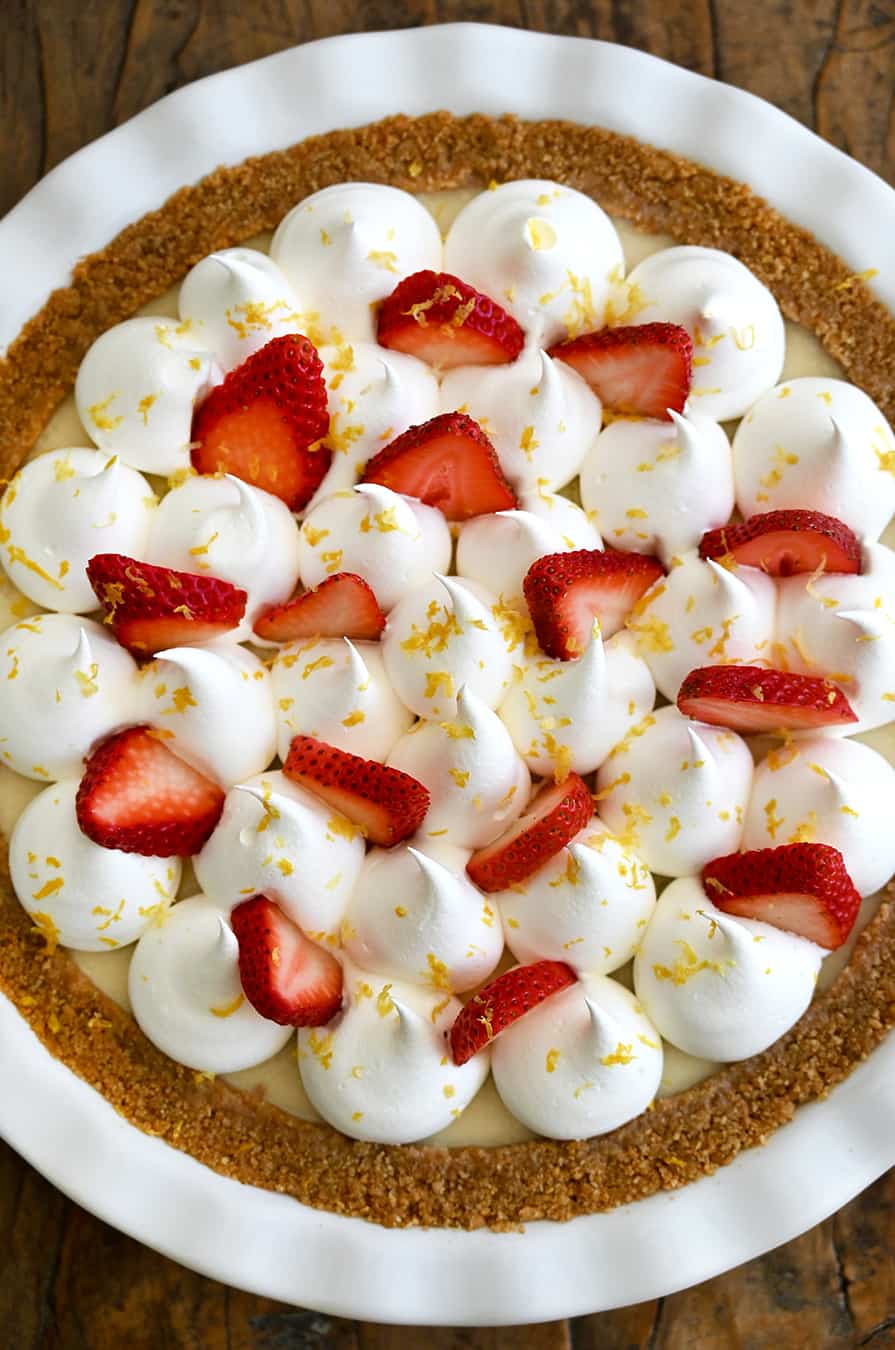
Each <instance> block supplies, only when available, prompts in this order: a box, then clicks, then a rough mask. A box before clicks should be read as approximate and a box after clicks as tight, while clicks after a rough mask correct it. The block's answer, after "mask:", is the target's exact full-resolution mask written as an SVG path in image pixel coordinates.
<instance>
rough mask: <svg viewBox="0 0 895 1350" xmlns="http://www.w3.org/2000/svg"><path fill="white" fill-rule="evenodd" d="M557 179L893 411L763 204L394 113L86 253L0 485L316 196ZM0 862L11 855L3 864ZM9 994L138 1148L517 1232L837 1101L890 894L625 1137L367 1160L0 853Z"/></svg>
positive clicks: (894, 929)
mask: <svg viewBox="0 0 895 1350" xmlns="http://www.w3.org/2000/svg"><path fill="white" fill-rule="evenodd" d="M520 177H543V178H551V179H555V180H558V181H560V182H564V183H567V184H569V185H570V186H572V187H576V188H579V189H580V190H581V191H584V192H587V193H589V194H590V195H591V196H593V197H595V198H596V199H597V200H598V201H599V202H600V204H601V206H603V207H604V209H606V210H608V211H610V212H611V213H613V214H615V215H620V216H623V217H625V218H627V219H628V220H630V221H631V222H632V223H633V224H634V225H635V226H637V227H639V228H641V229H644V230H648V231H661V232H665V233H668V234H670V235H672V236H673V237H675V238H676V239H679V240H681V241H683V242H687V243H695V244H703V245H708V246H711V247H714V248H720V249H724V250H726V251H727V252H730V253H733V254H735V255H736V256H737V257H739V258H740V259H741V260H742V261H743V262H744V263H746V265H747V266H748V267H750V268H751V269H752V271H754V272H755V273H756V275H757V276H759V277H760V278H761V280H762V281H764V282H765V283H766V285H768V286H769V287H770V288H771V289H772V290H773V292H774V294H775V295H776V297H777V299H778V301H779V303H780V305H781V308H782V309H783V311H784V313H786V314H787V315H788V316H789V317H790V318H792V319H795V320H797V321H798V322H800V323H802V324H804V325H805V326H806V327H808V328H810V329H812V330H813V331H814V332H815V333H816V334H817V336H818V337H819V338H820V339H821V341H822V343H823V345H824V347H825V348H826V349H827V351H828V352H829V353H830V354H831V355H832V356H833V357H835V358H836V360H838V361H839V362H840V364H841V365H842V367H843V369H844V371H845V374H846V376H847V378H848V379H849V380H851V381H852V382H853V383H855V384H857V385H859V386H860V387H861V388H863V389H865V390H866V391H867V393H868V394H870V395H871V397H872V398H874V399H875V400H876V401H877V403H879V405H880V406H881V408H882V409H883V411H884V412H885V413H886V415H887V416H888V417H890V418H892V417H893V416H895V382H893V379H892V375H891V372H892V371H893V370H895V318H893V316H892V315H891V314H890V313H889V312H888V311H887V310H886V308H885V307H884V306H883V305H882V304H881V303H880V302H879V301H878V300H876V299H875V298H874V296H873V295H872V294H871V292H870V291H869V290H868V288H867V287H866V286H865V285H864V283H863V281H862V280H861V278H859V277H854V276H851V275H850V274H849V271H848V269H847V267H846V266H845V264H844V263H843V262H841V260H839V259H838V258H837V257H835V256H834V255H833V254H832V253H830V252H829V251H828V250H827V249H826V248H824V247H823V246H822V245H821V244H819V243H818V242H817V241H816V240H815V239H814V238H813V237H812V236H811V235H810V234H808V233H807V232H806V231H804V230H801V229H799V228H798V227H796V226H794V225H791V224H790V223H789V222H787V221H786V220H784V219H783V218H782V217H781V216H780V215H779V214H778V213H777V212H775V211H774V210H772V209H771V208H770V207H769V206H768V205H767V204H766V203H765V202H763V201H762V200H761V199H760V198H758V197H757V196H756V195H755V194H754V193H752V192H751V191H750V189H749V188H748V187H746V186H744V185H743V184H741V183H737V182H734V181H733V180H731V179H728V178H723V177H721V176H719V175H717V174H714V173H712V172H711V171H709V170H708V169H704V168H702V167H701V166H699V165H697V164H694V163H692V162H690V161H688V160H684V159H681V158H679V157H677V156H674V155H671V154H668V153H666V152H664V151H659V150H656V149H653V148H651V147H650V146H647V145H643V144H641V143H639V142H637V141H634V140H632V139H630V138H628V137H623V136H619V135H616V134H615V133H612V132H609V131H605V130H602V129H601V128H597V127H583V126H577V125H572V124H570V123H565V122H559V121H548V122H530V123H526V122H521V121H519V120H517V119H515V118H512V117H504V118H500V119H492V118H487V117H483V116H473V117H467V118H456V117H453V116H451V115H450V114H448V113H434V114H430V115H427V116H424V117H417V118H409V117H403V116H401V117H393V118H388V119H386V120H385V121H382V122H378V123H375V124H373V125H371V126H367V127H362V128H359V129H357V130H350V131H335V132H331V133H329V134H327V135H325V136H318V137H314V138H311V139H309V140H307V141H304V142H302V143H300V144H298V145H295V146H293V147H291V148H290V149H288V150H285V151H278V152H276V153H273V154H269V155H265V156H262V157H260V158H255V159H250V160H246V161H245V162H244V163H243V164H240V165H237V166H236V167H233V168H225V169H218V170H216V171H215V172H214V173H212V174H210V175H209V176H208V177H207V178H204V179H203V180H201V182H199V183H197V184H196V185H195V186H193V187H186V188H183V189H181V191H179V192H177V193H176V194H175V195H174V196H173V197H171V198H170V199H169V200H168V201H167V202H166V203H165V204H164V205H163V206H162V207H161V208H160V209H159V210H158V211H154V212H151V213H150V214H149V215H147V216H144V217H143V219H142V220H140V221H138V222H137V223H136V224H135V225H132V226H130V227H129V228H128V229H126V230H124V231H122V233H121V234H119V235H118V236H117V237H116V238H115V239H114V240H112V242H111V243H110V244H109V245H108V246H107V247H106V248H105V249H103V250H101V251H100V252H99V253H95V254H92V255H90V256H89V257H87V258H84V259H82V260H81V262H80V263H79V264H78V265H77V267H76V268H75V271H74V274H73V277H72V281H71V284H70V285H69V286H67V287H65V288H64V289H61V290H58V291H56V292H54V294H53V295H52V296H51V297H50V299H49V300H48V301H47V303H46V305H45V306H44V307H43V309H42V310H41V311H40V312H39V313H38V314H36V315H35V316H34V318H33V319H31V320H30V322H29V323H28V324H27V325H26V326H25V328H24V329H23V331H22V333H21V334H20V336H19V337H18V338H17V339H16V341H15V342H14V343H13V345H12V346H11V348H10V350H9V352H8V354H7V357H6V359H5V360H3V361H2V362H0V474H2V475H3V476H4V477H9V476H11V475H12V474H13V473H14V471H15V470H16V469H17V468H18V466H19V464H20V463H21V462H22V460H23V459H24V458H25V456H26V455H27V453H28V451H29V449H30V448H31V446H32V445H33V443H34V441H35V440H36V438H37V436H38V435H39V433H40V431H41V430H42V428H43V426H44V425H45V424H46V422H47V420H48V419H49V417H50V415H51V414H52V412H53V410H54V408H55V407H56V405H57V404H58V403H59V402H60V400H61V399H62V398H63V397H64V396H65V395H66V394H67V393H68V392H69V390H70V388H71V386H72V384H73V382H74V378H75V374H76V372H77V368H78V365H79V363H80V361H81V358H82V357H83V355H84V353H85V352H86V350H87V348H88V347H89V346H90V344H91V343H92V342H93V341H94V339H95V338H96V337H98V336H99V334H100V333H102V332H103V331H105V329H107V328H109V327H111V326H112V325H113V324H115V323H118V322H120V321H121V320H122V319H125V318H127V317H129V316H130V315H131V314H133V313H134V312H135V311H136V310H137V309H138V308H139V307H140V306H141V305H143V304H145V303H147V302H148V301H149V300H151V299H153V298H154V297H156V296H157V295H159V294H161V293H162V292H163V291H165V290H166V289H167V288H168V287H169V286H171V285H173V284H175V283H176V282H177V281H179V280H180V278H181V277H182V276H183V275H184V274H185V273H186V272H187V271H188V270H189V268H190V267H191V266H192V265H193V264H194V263H195V262H197V261H198V260H199V259H200V258H201V257H203V256H204V255H205V254H207V253H209V252H211V251H212V250H214V249H218V248H225V247H230V246H232V245H234V244H238V243H240V242H242V241H243V240H245V239H248V238H250V237H252V236H253V235H255V234H258V233H259V232H261V231H262V230H268V229H272V228H273V227H274V226H275V225H276V224H277V223H278V222H279V221H280V219H281V218H282V217H283V216H284V215H285V214H286V212H287V210H288V209H289V208H290V207H291V206H292V205H294V203H295V202H296V201H298V200H299V199H300V198H301V197H304V196H306V195H307V194H308V193H310V192H314V191H316V190H317V189H318V188H321V187H326V186H327V185H329V184H331V183H338V182H344V181H350V180H358V179H364V180H368V181H375V182H388V183H392V184H393V185H395V186H397V187H402V188H405V189H407V190H409V191H416V192H421V191H438V190H441V189H445V188H455V187H465V186H473V185H476V184H485V183H488V182H490V181H492V180H496V181H497V182H503V181H505V180H507V179H512V178H520ZM4 854H5V850H4ZM0 990H2V992H3V993H5V994H6V995H7V996H8V997H9V998H10V999H11V1000H12V1001H13V1003H14V1004H15V1005H16V1007H17V1008H18V1009H19V1011H20V1012H21V1013H22V1015H23V1016H24V1017H25V1018H26V1019H27V1020H28V1022H29V1023H30V1025H31V1027H32V1028H33V1029H34V1031H35V1033H36V1034H37V1035H38V1036H39V1038H40V1039H41V1041H42V1042H43V1043H44V1044H45V1045H46V1046H47V1048H48V1049H49V1050H50V1051H51V1053H52V1054H53V1055H55V1056H56V1057H57V1058H58V1059H60V1060H62V1062H63V1063H65V1064H66V1065H68V1067H69V1068H71V1069H72V1070H73V1071H74V1072H75V1073H77V1074H78V1075H79V1076H80V1077H81V1078H83V1079H85V1080H86V1081H87V1082H88V1083H90V1084H91V1085H92V1086H93V1087H95V1088H96V1089H97V1091H99V1092H101V1093H102V1095H103V1096H104V1097H106V1098H107V1099H108V1100H109V1101H110V1102H111V1103H112V1105H113V1106H114V1107H115V1109H116V1110H117V1111H119V1112H120V1113H121V1114H122V1115H123V1116H124V1117H125V1118H126V1119H128V1120H129V1121H131V1122H132V1123H133V1124H134V1125H136V1126H137V1127H138V1128H139V1129H141V1130H143V1131H145V1132H146V1133H149V1134H153V1135H157V1136H160V1137H161V1138H163V1139H165V1140H166V1141H167V1142H168V1143H170V1144H172V1145H173V1146H174V1147H176V1148H179V1149H181V1150H183V1151H184V1152H187V1153H190V1154H192V1156H193V1157H195V1158H197V1159H198V1160H199V1161H200V1162H203V1163H205V1164H206V1165H207V1166H209V1167H211V1168H213V1169H214V1170H215V1171H217V1172H219V1173H222V1174H223V1175H225V1176H228V1177H232V1178H235V1179H236V1180H238V1181H242V1182H245V1183H247V1184H250V1185H255V1186H260V1187H263V1188H265V1189H267V1190H272V1191H277V1192H281V1193H284V1194H287V1195H291V1196H294V1197H295V1198H296V1199H297V1200H300V1201H301V1202H302V1203H304V1204H307V1205H311V1206H314V1207H316V1208H319V1209H326V1210H330V1211H333V1212H337V1213H341V1214H348V1215H353V1216H356V1217H360V1218H365V1219H369V1220H371V1221H375V1222H376V1223H380V1224H383V1225H387V1226H390V1227H403V1226H409V1225H430V1226H450V1227H457V1228H466V1229H473V1228H479V1227H482V1226H484V1225H489V1226H491V1227H493V1228H498V1229H500V1228H517V1227H518V1226H519V1224H521V1223H524V1222H529V1221H532V1220H535V1219H544V1218H546V1219H554V1220H566V1219H570V1218H573V1217H574V1216H576V1215H581V1214H590V1213H595V1212H598V1211H602V1210H608V1209H612V1208H614V1207H615V1206H617V1205H621V1204H627V1203H629V1202H631V1201H633V1200H637V1199H641V1198H643V1197H645V1196H648V1195H651V1194H653V1193H654V1192H656V1191H659V1190H663V1189H674V1188H677V1187H680V1186H684V1185H687V1184H688V1183H689V1182H691V1181H694V1180H696V1179H697V1178H698V1177H701V1176H705V1175H707V1174H708V1173H710V1172H713V1171H715V1170H716V1169H717V1168H719V1167H721V1166H723V1165H724V1164H725V1163H727V1162H730V1161H731V1159H733V1158H734V1157H735V1156H736V1155H737V1153H739V1152H740V1150H741V1149H744V1148H751V1147H754V1146H756V1145H759V1144H761V1143H763V1142H764V1141H765V1140H766V1139H767V1138H768V1137H769V1135H771V1134H772V1133H773V1131H774V1130H776V1129H777V1128H778V1127H779V1126H780V1125H783V1124H785V1123H786V1122H787V1121H788V1120H790V1119H791V1117H792V1115H793V1113H794V1111H795V1110H796V1108H797V1107H798V1106H800V1105H802V1104H804V1103H806V1102H810V1101H814V1100H817V1099H818V1098H820V1097H823V1096H824V1095H826V1093H827V1092H829V1090H830V1089H831V1088H832V1087H834V1086H835V1085H836V1084H837V1083H839V1082H841V1081H842V1079H844V1078H845V1077H846V1076H847V1075H848V1074H849V1072H850V1071H851V1070H852V1069H853V1068H854V1067H855V1065H857V1064H858V1063H860V1062H861V1060H863V1059H865V1058H866V1057H867V1055H868V1054H870V1052H871V1051H872V1050H874V1049H875V1047H876V1046H877V1045H879V1043H880V1041H881V1040H882V1038H883V1037H884V1035H885V1034H886V1032H887V1031H889V1030H890V1028H891V1027H892V1026H893V1025H895V910H893V906H892V904H891V902H889V901H887V902H885V903H884V904H883V906H882V907H881V909H880V911H879V913H878V915H877V916H876V918H875V919H874V920H873V922H872V923H871V924H870V926H869V927H868V928H867V929H866V930H865V932H864V933H863V934H862V935H861V937H860V939H859V941H858V944H857V947H856V949H855V952H854V954H853V956H852V958H851V961H850V962H849V964H848V966H846V968H845V969H844V971H843V972H842V973H841V974H840V976H839V977H838V979H837V980H836V982H835V984H834V985H833V987H832V989H830V990H829V991H828V992H827V993H825V994H823V995H821V996H820V997H818V998H817V999H816V1000H815V1002H814V1003H813V1004H812V1005H811V1007H810V1008H809V1010H808V1011H807V1012H806V1013H805V1015H804V1016H803V1017H802V1018H801V1019H800V1021H799V1022H797V1023H796V1025H795V1026H794V1027H792V1028H791V1030H790V1031H789V1032H787V1034H786V1035H785V1036H783V1037H782V1038H781V1039H780V1040H779V1041H778V1042H777V1043H776V1044H775V1045H774V1046H772V1047H771V1049H769V1050H767V1051H765V1052H764V1054H761V1055H757V1056H755V1057H753V1058H752V1059H749V1060H746V1061H745V1062H743V1063H741V1064H735V1065H730V1066H728V1067H726V1068H725V1069H723V1070H722V1071H720V1072H719V1073H717V1074H715V1075H714V1076H713V1077H711V1078H709V1079H706V1080H705V1081H704V1082H702V1083H700V1084H698V1085H697V1086H695V1087H693V1088H690V1089H689V1090H688V1091H687V1092H685V1093H682V1094H680V1095H678V1096H676V1097H673V1098H667V1099H665V1100H663V1101H657V1102H656V1103H655V1104H654V1106H653V1107H652V1108H651V1109H650V1110H648V1111H646V1112H645V1113H644V1114H643V1115H641V1116H639V1117H638V1118H637V1119H635V1120H633V1121H631V1122H630V1123H629V1124H627V1125H625V1126H623V1127H622V1128H621V1129H619V1130H616V1131H615V1132H614V1133H612V1134H610V1135H605V1136H603V1137H601V1138H597V1139H592V1140H587V1141H584V1142H581V1143H561V1142H555V1141H551V1140H535V1141H533V1142H530V1143H524V1144H514V1145H508V1146H503V1147H499V1148H493V1149H485V1148H472V1147H465V1148H458V1149H444V1148H433V1147H423V1146H406V1145H405V1146H400V1147H396V1146H391V1145H380V1144H369V1143H360V1142H356V1141H354V1140H350V1139H347V1138H345V1137H344V1136H343V1135H341V1134H339V1133H338V1132H337V1131H335V1130H333V1129H332V1128H330V1127H329V1126H326V1125H312V1124H308V1123H306V1122H304V1121H301V1120H298V1119H296V1118H295V1117H293V1116H290V1115H288V1114H286V1113H285V1112H283V1111H281V1110H280V1109H279V1108H277V1107H274V1106H271V1105H269V1104H268V1103H266V1102H263V1101H260V1100H257V1099H256V1098H254V1097H252V1096H249V1095H247V1094H245V1093H242V1092H240V1091H238V1090H237V1089H235V1088H232V1087H229V1086H228V1085H226V1084H224V1083H220V1082H217V1081H214V1080H211V1079H209V1078H208V1077H207V1076H205V1075H201V1074H195V1073H193V1072H192V1071H190V1070H188V1069H185V1068H183V1067H182V1066H181V1065H179V1064H177V1063H175V1062H174V1061H173V1060H170V1059H168V1058H167V1056H165V1055H163V1054H162V1053H161V1052H160V1051H158V1050H156V1049H155V1047H154V1046H153V1045H152V1044H151V1043H150V1042H149V1041H148V1040H147V1039H146V1038H145V1037H144V1036H143V1034H142V1032H140V1030H139V1028H138V1027H137V1025H136V1023H135V1022H134V1020H133V1019H132V1018H131V1017H130V1016H129V1015H128V1014H127V1013H125V1012H123V1011H122V1010H121V1009H120V1008H118V1007H117V1006H116V1005H115V1004H114V1003H112V1002H111V1000H109V999H108V998H106V997H105V995H103V994H102V993H100V991H99V990H98V989H96V987H95V986H94V985H93V984H92V983H91V981H90V980H89V979H88V978H87V977H86V976H85V975H84V974H83V973H82V972H81V971H80V970H79V969H78V968H77V967H76V966H75V964H74V963H73V961H72V960H71V959H70V958H69V957H68V956H67V955H66V953H65V952H63V951H61V950H57V951H50V950H48V949H47V946H46V943H45V941H44V939H43V937H42V936H41V935H40V934H39V933H37V932H36V931H35V930H34V928H33V927H32V926H31V921H30V919H29V917H28V916H27V914H26V913H25V911H24V910H23V909H22V908H21V907H20V905H19V904H18V901H17V900H16V898H15V895H14V894H13V891H12V886H11V883H10V879H9V873H8V868H7V865H6V859H5V856H4V857H3V858H2V860H0Z"/></svg>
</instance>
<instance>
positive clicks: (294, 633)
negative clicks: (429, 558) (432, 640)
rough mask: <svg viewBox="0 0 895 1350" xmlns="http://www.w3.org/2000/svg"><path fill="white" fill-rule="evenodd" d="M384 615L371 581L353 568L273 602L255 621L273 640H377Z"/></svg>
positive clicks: (260, 633)
mask: <svg viewBox="0 0 895 1350" xmlns="http://www.w3.org/2000/svg"><path fill="white" fill-rule="evenodd" d="M384 627H385V615H384V614H383V612H382V610H381V609H380V608H379V603H378V601H377V599H376V596H375V595H374V594H373V591H372V589H371V588H370V585H369V583H368V582H366V581H364V579H363V577H358V576H355V574H354V573H353V572H336V573H334V574H333V576H331V577H327V578H326V580H325V581H321V583H320V585H319V586H315V587H314V589H313V590H312V591H305V593H304V594H303V595H296V596H294V597H293V599H291V600H287V601H286V603H285V604H284V605H274V606H273V608H272V609H269V610H268V611H267V613H266V614H262V615H261V617H260V618H259V619H256V621H255V632H256V633H257V635H258V637H260V638H265V639H266V640H268V641H270V642H294V641H295V640H296V639H297V638H312V637H325V638H339V637H347V638H355V639H358V638H366V639H368V640H369V641H371V642H375V641H376V640H377V639H378V638H379V636H380V634H381V633H382V630H383V628H384Z"/></svg>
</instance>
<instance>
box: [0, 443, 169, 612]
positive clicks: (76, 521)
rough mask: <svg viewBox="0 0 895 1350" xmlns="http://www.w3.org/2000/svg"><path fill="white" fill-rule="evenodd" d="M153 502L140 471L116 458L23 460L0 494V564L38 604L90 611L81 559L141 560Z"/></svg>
mask: <svg viewBox="0 0 895 1350" xmlns="http://www.w3.org/2000/svg"><path fill="white" fill-rule="evenodd" d="M156 505H157V501H156V497H155V493H154V492H153V491H152V489H151V487H150V486H149V484H148V482H147V481H146V479H145V478H144V477H143V475H142V474H140V473H137V471H136V469H130V468H127V467H126V466H125V465H124V464H122V462H121V460H120V459H119V458H118V456H117V455H112V456H109V455H108V454H107V453H104V452H103V451H101V450H92V449H82V448H79V447H72V448H69V449H62V450H53V451H48V452H47V453H45V454H42V455H38V456H37V457H36V458H35V459H32V460H30V461H29V462H28V463H27V464H25V465H23V467H22V468H21V469H20V470H19V471H18V473H17V474H16V475H15V476H14V477H13V479H12V481H11V482H10V483H9V485H8V487H7V489H6V492H5V494H4V495H3V500H2V502H0V538H2V541H3V542H2V544H0V562H2V564H3V567H4V569H5V571H6V574H7V576H8V577H9V579H10V581H11V582H12V583H13V584H14V585H15V586H17V587H18V588H19V590H20V591H22V593H23V594H24V595H27V596H28V598H29V599H30V600H33V601H34V603H35V604H38V605H41V606H42V607H43V608H44V609H51V610H57V611H60V612H63V613H83V612H87V611H90V610H93V609H95V608H96V596H95V595H94V593H93V588H92V586H91V585H90V581H89V579H88V577H87V572H86V567H87V563H88V562H89V561H90V559H91V558H92V557H93V555H94V554H95V553H99V552H104V553H124V554H126V555H127V556H128V557H140V556H141V555H142V553H143V551H144V549H145V547H146V540H147V538H148V535H149V526H150V521H151V519H152V512H153V511H154V509H155V507H156Z"/></svg>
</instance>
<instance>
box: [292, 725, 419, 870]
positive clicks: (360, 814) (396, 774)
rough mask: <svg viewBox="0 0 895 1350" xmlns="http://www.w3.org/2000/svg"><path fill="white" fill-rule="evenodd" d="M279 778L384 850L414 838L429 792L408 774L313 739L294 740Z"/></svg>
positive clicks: (297, 738)
mask: <svg viewBox="0 0 895 1350" xmlns="http://www.w3.org/2000/svg"><path fill="white" fill-rule="evenodd" d="M283 772H284V773H285V775H286V777H287V778H291V779H292V781H293V782H294V783H298V784H300V786H301V787H303V788H307V790H308V791H309V792H313V793H314V794H315V796H317V797H322V798H323V800H324V801H325V802H328V803H329V805H330V806H333V807H335V809H336V810H337V811H340V812H341V813H342V815H343V816H347V818H348V820H350V821H353V822H354V824H355V825H357V826H358V827H359V829H360V830H362V831H363V833H364V835H365V836H366V838H367V839H370V840H372V842H373V843H374V844H380V845H381V846H382V847H383V848H391V846H392V845H393V844H398V843H400V842H401V840H402V839H407V838H409V836H410V835H412V834H415V833H416V831H417V830H418V829H419V827H420V825H422V823H423V819H424V817H425V815H426V812H427V811H428V809H429V802H430V796H429V791H428V789H427V788H425V787H423V785H422V783H420V782H419V781H418V780H417V779H416V778H413V777H412V776H411V775H410V774H409V773H403V772H402V771H401V770H400V769H392V768H390V767H389V766H388V765H387V764H380V763H378V761H377V760H375V759H364V758H363V757H362V756H361V755H352V754H350V753H349V752H348V751H347V750H339V749H337V747H336V746H334V745H329V744H327V742H326V741H318V740H317V739H316V738H315V737H314V736H295V737H293V740H292V744H291V746H290V747H289V754H288V755H287V757H286V763H285V764H284V765H283Z"/></svg>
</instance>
